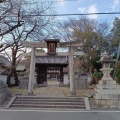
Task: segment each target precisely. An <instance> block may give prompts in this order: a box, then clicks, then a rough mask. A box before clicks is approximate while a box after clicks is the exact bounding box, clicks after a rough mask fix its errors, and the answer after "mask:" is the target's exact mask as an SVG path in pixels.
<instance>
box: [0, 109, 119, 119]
mask: <svg viewBox="0 0 120 120" xmlns="http://www.w3.org/2000/svg"><path fill="white" fill-rule="evenodd" d="M0 120H120V111H117V112H115V111H110V112H108V111H86V112H85V111H37V110H36V111H32V110H23V111H22V110H18V111H11V110H10V111H8V110H5V111H4V110H0Z"/></svg>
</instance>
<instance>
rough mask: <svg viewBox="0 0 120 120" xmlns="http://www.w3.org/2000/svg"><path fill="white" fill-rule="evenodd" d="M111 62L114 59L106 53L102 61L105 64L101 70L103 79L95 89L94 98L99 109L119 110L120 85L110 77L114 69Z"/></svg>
mask: <svg viewBox="0 0 120 120" xmlns="http://www.w3.org/2000/svg"><path fill="white" fill-rule="evenodd" d="M109 61H112V59H111V58H110V56H108V54H107V53H104V54H103V57H102V59H101V60H100V62H101V63H102V64H103V68H102V69H101V71H102V73H103V77H102V79H101V80H100V81H99V83H98V84H97V85H96V88H94V91H95V94H94V98H95V100H96V102H97V105H98V107H103V108H117V107H120V85H118V84H117V83H116V81H115V80H113V79H112V77H111V76H110V72H111V71H112V68H110V62H109Z"/></svg>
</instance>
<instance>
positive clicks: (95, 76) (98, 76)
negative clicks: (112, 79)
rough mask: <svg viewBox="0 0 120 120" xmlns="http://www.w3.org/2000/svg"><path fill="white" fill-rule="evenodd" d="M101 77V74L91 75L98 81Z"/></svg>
mask: <svg viewBox="0 0 120 120" xmlns="http://www.w3.org/2000/svg"><path fill="white" fill-rule="evenodd" d="M102 76H103V73H102V72H96V73H93V77H94V78H96V79H98V80H100V79H101V78H102Z"/></svg>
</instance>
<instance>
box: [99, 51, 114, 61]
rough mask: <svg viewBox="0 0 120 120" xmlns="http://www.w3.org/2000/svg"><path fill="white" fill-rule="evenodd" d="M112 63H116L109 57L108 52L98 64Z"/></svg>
mask: <svg viewBox="0 0 120 120" xmlns="http://www.w3.org/2000/svg"><path fill="white" fill-rule="evenodd" d="M111 62H114V60H113V58H112V57H111V56H110V55H108V53H107V52H106V51H105V52H104V53H103V54H102V57H101V59H100V61H98V63H111Z"/></svg>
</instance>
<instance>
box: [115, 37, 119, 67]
mask: <svg viewBox="0 0 120 120" xmlns="http://www.w3.org/2000/svg"><path fill="white" fill-rule="evenodd" d="M118 39H119V45H118V51H117V57H116V61H115V65H116V64H117V62H118V60H119V56H120V38H119V37H118Z"/></svg>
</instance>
